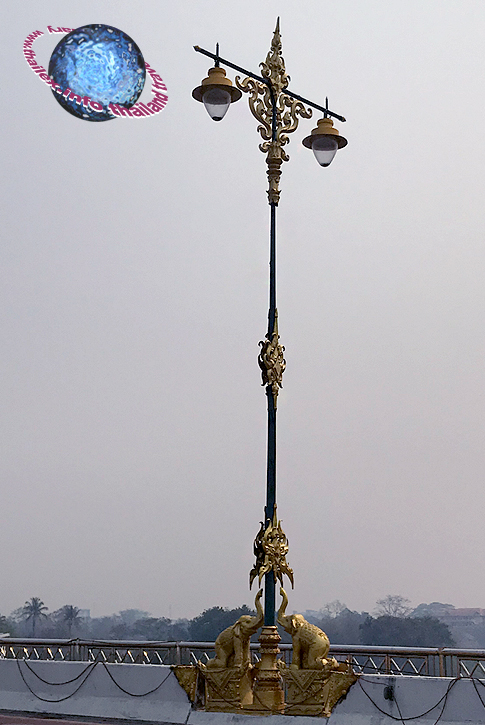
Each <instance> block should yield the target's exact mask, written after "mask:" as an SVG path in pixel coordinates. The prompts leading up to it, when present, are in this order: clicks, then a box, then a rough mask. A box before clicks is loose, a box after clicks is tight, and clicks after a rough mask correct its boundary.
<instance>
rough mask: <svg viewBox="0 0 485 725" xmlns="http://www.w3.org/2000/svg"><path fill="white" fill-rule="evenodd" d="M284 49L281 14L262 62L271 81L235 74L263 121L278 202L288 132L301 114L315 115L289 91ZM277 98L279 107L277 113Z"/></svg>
mask: <svg viewBox="0 0 485 725" xmlns="http://www.w3.org/2000/svg"><path fill="white" fill-rule="evenodd" d="M281 51H282V46H281V35H280V20H279V18H278V21H277V23H276V29H275V31H274V34H273V40H272V42H271V49H270V51H269V53H268V55H267V56H266V61H265V62H264V63H260V64H259V65H260V68H261V75H262V76H263V78H266V79H267V80H268V81H270V85H268V84H266V83H261V82H260V81H257V80H255V79H254V78H244V79H243V80H242V81H241V80H239V76H236V78H235V83H236V86H237V88H239V90H241V91H242V92H243V93H249V99H248V100H249V108H250V110H251V113H252V114H253V116H254V118H255V119H256V120H257V121H259V122H260V125H259V126H258V131H259V133H260V134H261V138H262V139H263V143H262V144H260V145H259V148H260V150H261V151H263V153H266V154H267V156H266V163H267V165H268V170H267V175H268V182H269V188H268V201H269V203H270V204H278V202H279V200H280V190H279V181H280V176H281V168H280V167H281V164H282V163H283V161H289V159H290V157H289V156H288V154H287V153H286V151H285V150H284V148H283V146H285V145H286V144H287V143H288V142H289V140H290V139H289V138H288V134H289V133H293V131H296V129H297V128H298V123H299V117H301V118H311V116H312V110H311V108H306V107H305V106H304V105H303V103H302V102H301V101H298V100H295V99H293V98H290V96H288V95H286V94H285V89H286V88H287V87H288V82H289V80H290V79H289V76H288V75H287V74H286V70H285V61H284V60H283V56H282V52H281ZM272 97H273V98H272ZM273 101H274V108H275V110H276V113H275V114H274V116H273Z"/></svg>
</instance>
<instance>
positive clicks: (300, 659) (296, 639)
mask: <svg viewBox="0 0 485 725" xmlns="http://www.w3.org/2000/svg"><path fill="white" fill-rule="evenodd" d="M280 594H281V596H282V597H283V601H282V602H281V606H280V608H279V610H278V617H277V621H278V624H280V625H281V626H282V627H283V629H284V630H285V631H286V632H288V634H291V638H292V640H293V658H292V662H291V665H290V667H291V668H292V669H294V670H327V671H328V672H330V671H331V670H332V669H335V668H336V667H337V666H338V663H337V660H335V659H334V658H333V657H331V658H329V659H327V655H328V651H329V649H330V641H329V639H328V637H327V635H326V634H325V632H323V631H322V630H321V629H320V627H317V626H316V625H314V624H310V622H307V621H306V619H305V617H304V616H303V615H302V614H289V615H287V616H285V611H286V607H287V606H288V597H287V595H286V592H285V590H284V589H283V587H281V589H280Z"/></svg>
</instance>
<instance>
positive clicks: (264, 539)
mask: <svg viewBox="0 0 485 725" xmlns="http://www.w3.org/2000/svg"><path fill="white" fill-rule="evenodd" d="M260 534H261V530H260V531H259V532H258V535H257V537H256V539H255V553H256V543H258V547H259V545H260V549H261V552H262V554H260V555H259V557H258V554H259V553H260V552H259V548H258V554H256V564H255V566H254V568H253V569H252V570H251V574H250V584H249V586H250V587H251V584H252V583H253V580H254V579H255V578H256V576H257V577H258V579H259V584H260V585H261V581H262V579H263V577H264V575H265V574H267V573H268V572H270V571H272V572H273V575H274V580H275V582H276V581H277V580H279V581H280V583H281V584H283V575H284V574H286V576H287V577H288V579H289V580H290V582H291V586H292V587H293V586H294V578H293V569H292V568H291V567H290V566H289V564H288V562H287V561H286V555H287V554H288V551H289V543H288V539H287V537H286V534H285V532H284V531H283V529H282V528H281V521H278V518H277V516H276V506H275V508H274V516H273V520H272V521H270V522H269V524H268V526H267V527H266V530H265V531H264V533H263V534H262V536H260ZM263 554H264V559H263Z"/></svg>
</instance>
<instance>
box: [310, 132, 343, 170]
mask: <svg viewBox="0 0 485 725" xmlns="http://www.w3.org/2000/svg"><path fill="white" fill-rule="evenodd" d="M312 149H313V153H314V154H315V158H316V160H317V161H318V163H319V164H320V166H330V164H331V163H332V160H333V157H334V156H335V154H336V153H337V149H338V142H337V139H336V138H335V136H315V139H314V140H313V141H312Z"/></svg>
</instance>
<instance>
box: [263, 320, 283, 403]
mask: <svg viewBox="0 0 485 725" xmlns="http://www.w3.org/2000/svg"><path fill="white" fill-rule="evenodd" d="M279 339H280V336H279V335H278V311H276V314H275V321H274V327H273V336H272V337H271V339H266V340H261V341H260V343H259V344H260V345H261V350H260V353H259V355H258V365H259V367H260V368H261V378H262V381H263V382H262V383H261V385H270V386H271V391H272V393H273V402H274V407H275V409H276V405H277V399H278V393H279V390H280V388H282V387H283V373H284V372H285V369H286V360H285V358H284V355H283V353H284V351H285V348H284V346H283V345H281V344H280V342H279Z"/></svg>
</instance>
